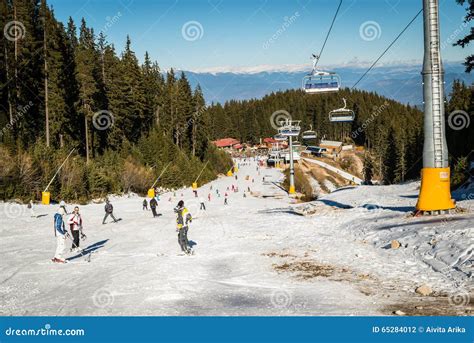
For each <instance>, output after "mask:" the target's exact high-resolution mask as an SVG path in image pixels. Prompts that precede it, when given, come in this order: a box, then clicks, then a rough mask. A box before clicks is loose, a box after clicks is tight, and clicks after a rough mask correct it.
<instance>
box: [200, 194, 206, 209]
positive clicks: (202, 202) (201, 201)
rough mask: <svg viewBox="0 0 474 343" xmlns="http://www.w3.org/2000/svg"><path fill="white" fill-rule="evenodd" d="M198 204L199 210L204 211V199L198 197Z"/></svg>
mask: <svg viewBox="0 0 474 343" xmlns="http://www.w3.org/2000/svg"><path fill="white" fill-rule="evenodd" d="M199 202H200V203H201V207H200V208H199V210H204V211H205V210H206V204H204V198H203V197H200V198H199Z"/></svg>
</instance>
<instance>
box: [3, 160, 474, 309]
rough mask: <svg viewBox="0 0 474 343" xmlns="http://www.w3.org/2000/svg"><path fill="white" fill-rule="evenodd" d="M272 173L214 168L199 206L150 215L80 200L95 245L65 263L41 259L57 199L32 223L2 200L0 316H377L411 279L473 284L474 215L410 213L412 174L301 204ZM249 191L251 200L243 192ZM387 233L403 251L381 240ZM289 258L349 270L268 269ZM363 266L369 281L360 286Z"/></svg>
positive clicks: (22, 209)
mask: <svg viewBox="0 0 474 343" xmlns="http://www.w3.org/2000/svg"><path fill="white" fill-rule="evenodd" d="M246 175H249V176H250V180H245V176H246ZM263 176H265V178H266V182H265V183H263V182H262V177H263ZM252 178H254V179H255V183H252V182H251V179H252ZM281 179H282V174H281V172H280V171H279V170H277V169H261V173H260V175H257V172H256V164H255V162H252V163H251V164H250V165H245V166H244V165H242V166H241V168H240V170H239V172H238V180H235V178H234V177H221V178H219V179H217V180H215V181H213V182H212V183H210V184H207V185H204V186H202V187H201V188H199V190H198V191H199V195H200V196H202V197H203V198H205V199H206V207H207V211H199V201H198V198H194V196H193V193H192V190H191V189H184V190H182V191H181V190H180V191H177V192H176V194H177V197H173V196H172V194H164V195H162V196H161V201H160V202H159V208H158V210H159V213H162V214H163V215H162V216H160V217H159V218H152V217H151V212H150V211H142V207H141V203H142V200H143V198H140V197H137V196H132V197H110V199H111V201H112V204H113V205H114V214H115V215H116V216H117V217H122V219H123V220H122V221H120V222H118V223H110V222H109V223H108V224H107V225H102V224H101V222H102V218H103V214H104V210H103V204H89V205H87V206H80V207H81V213H82V215H83V220H84V232H85V233H86V234H87V236H88V239H87V240H86V241H81V245H82V247H87V246H92V245H95V247H96V248H97V249H96V250H94V251H93V252H92V253H91V254H90V255H85V256H81V257H78V258H76V259H74V260H72V261H71V262H72V263H69V264H66V265H58V264H53V263H51V262H49V260H50V258H51V257H52V256H53V253H54V250H55V239H54V236H53V223H52V217H53V214H54V213H55V210H56V206H55V205H51V206H42V205H37V206H35V208H34V211H35V213H36V214H38V215H45V216H40V217H38V218H33V217H31V216H30V215H29V213H30V212H29V211H28V210H27V209H26V206H23V205H21V206H20V205H15V204H11V203H2V204H0V212H1V213H2V214H3V215H2V216H1V217H0V237H1V240H0V261H1V262H0V272H1V273H0V275H1V276H0V315H380V314H383V313H384V312H383V307H384V306H385V305H388V304H390V303H393V302H394V301H396V299H403V296H407V294H410V293H413V291H414V288H415V287H416V286H419V285H420V284H424V283H427V284H429V285H431V286H432V287H433V289H435V290H436V291H445V292H454V291H458V290H459V289H468V290H470V289H472V265H473V239H474V237H473V227H474V217H473V216H472V214H470V213H468V214H462V215H455V216H444V217H435V218H433V217H432V218H407V213H408V211H410V210H412V208H413V206H414V204H415V202H416V194H417V183H407V184H403V185H397V186H377V187H376V186H374V187H369V186H361V187H357V188H355V187H346V188H343V189H339V190H336V191H335V192H333V193H331V194H329V195H327V196H324V197H322V198H321V199H319V200H318V201H316V202H314V203H312V204H309V205H307V204H306V205H299V204H295V203H294V200H292V199H290V198H289V197H288V196H287V194H286V193H285V192H284V191H282V190H281V189H280V188H279V187H277V184H278V182H279V181H281ZM211 184H212V186H213V190H212V191H210V190H209V186H210V185H211ZM232 184H236V185H238V186H239V192H238V193H233V192H232V191H227V192H228V193H229V194H230V196H229V205H228V206H224V205H223V203H224V197H223V194H224V193H225V192H226V188H227V187H231V185H232ZM248 186H250V188H251V191H252V192H253V193H254V194H256V195H260V197H256V196H251V195H247V197H246V198H244V197H243V191H244V190H246V189H247V187H248ZM216 188H217V189H219V191H220V193H221V194H222V196H221V197H220V198H219V197H217V195H216V192H215V190H216ZM209 192H211V201H210V202H208V201H207V195H208V193H209ZM181 193H183V199H184V201H185V204H186V206H187V207H188V209H189V210H190V212H191V213H192V214H193V216H194V220H193V222H192V224H191V226H190V230H189V240H190V241H192V242H194V243H195V246H194V249H195V252H196V253H195V255H193V256H180V251H179V247H178V242H177V233H176V232H175V214H174V212H173V207H174V206H176V203H177V202H178V200H179V199H181V196H180V195H181ZM170 197H171V198H172V199H171V201H169V200H168V199H169V198H170ZM473 204H474V201H472V200H470V201H462V202H460V205H461V206H464V207H472V205H473ZM301 206H315V208H317V211H316V214H315V215H313V216H309V217H303V216H299V215H295V213H293V212H294V211H293V209H297V208H298V207H301ZM72 207H73V204H69V205H68V209H69V210H71V209H72ZM342 207H344V208H345V209H342ZM17 214H20V216H17ZM15 216H16V217H15ZM10 217H14V218H10ZM392 239H397V240H399V241H400V242H401V243H402V248H400V249H398V250H392V249H387V248H386V247H387V245H389V244H390V241H391V240H392ZM434 241H436V242H435V243H434ZM429 242H431V243H432V244H431V245H430V244H428V243H429ZM67 246H68V247H69V246H70V241H68V242H67ZM405 246H406V247H405ZM272 253H273V254H274V255H275V254H276V255H277V256H272V257H271V256H269V254H272ZM66 255H67V257H71V256H74V255H69V253H67V254H66ZM279 255H280V257H278V256H279ZM287 255H288V256H287ZM89 256H90V259H91V261H90V262H87V258H88V257H89ZM293 261H312V262H315V263H319V264H326V265H331V266H334V267H336V268H346V269H347V272H344V273H346V274H341V275H336V276H335V277H333V278H331V277H328V278H324V277H317V278H313V279H309V280H304V279H301V278H298V277H296V276H295V275H294V274H292V273H278V272H276V271H275V270H274V268H273V265H274V264H276V265H280V264H283V263H288V262H293ZM361 275H368V276H369V277H368V279H369V280H368V281H365V282H362V281H361V282H359V281H358V279H359V278H360V277H361ZM337 278H339V280H337ZM388 296H390V298H388Z"/></svg>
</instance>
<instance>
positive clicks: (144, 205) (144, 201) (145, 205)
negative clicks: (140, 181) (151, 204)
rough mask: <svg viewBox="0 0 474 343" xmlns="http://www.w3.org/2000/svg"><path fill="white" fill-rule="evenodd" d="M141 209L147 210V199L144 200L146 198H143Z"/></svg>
mask: <svg viewBox="0 0 474 343" xmlns="http://www.w3.org/2000/svg"><path fill="white" fill-rule="evenodd" d="M143 211H148V201H146V198H145V199H143Z"/></svg>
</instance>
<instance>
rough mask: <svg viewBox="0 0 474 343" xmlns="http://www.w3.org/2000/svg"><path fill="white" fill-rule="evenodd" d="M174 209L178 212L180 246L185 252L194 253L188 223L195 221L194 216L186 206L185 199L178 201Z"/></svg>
mask: <svg viewBox="0 0 474 343" xmlns="http://www.w3.org/2000/svg"><path fill="white" fill-rule="evenodd" d="M174 211H175V212H176V228H177V230H178V243H179V246H180V247H181V250H182V251H183V252H184V253H185V254H187V255H189V254H191V253H192V250H191V249H190V248H189V242H188V229H189V226H188V225H189V223H191V222H192V221H193V218H192V216H191V213H189V211H188V209H187V208H186V207H184V201H183V200H180V201H179V202H178V205H177V206H176V207H175V209H174Z"/></svg>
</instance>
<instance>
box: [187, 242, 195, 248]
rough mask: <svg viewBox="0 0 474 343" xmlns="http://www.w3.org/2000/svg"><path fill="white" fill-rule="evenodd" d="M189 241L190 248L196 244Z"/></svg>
mask: <svg viewBox="0 0 474 343" xmlns="http://www.w3.org/2000/svg"><path fill="white" fill-rule="evenodd" d="M188 243H189V246H190V247H191V248H192V247H193V246H195V245H197V243H196V242H195V241H192V240H191V241H188Z"/></svg>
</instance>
